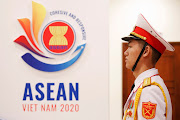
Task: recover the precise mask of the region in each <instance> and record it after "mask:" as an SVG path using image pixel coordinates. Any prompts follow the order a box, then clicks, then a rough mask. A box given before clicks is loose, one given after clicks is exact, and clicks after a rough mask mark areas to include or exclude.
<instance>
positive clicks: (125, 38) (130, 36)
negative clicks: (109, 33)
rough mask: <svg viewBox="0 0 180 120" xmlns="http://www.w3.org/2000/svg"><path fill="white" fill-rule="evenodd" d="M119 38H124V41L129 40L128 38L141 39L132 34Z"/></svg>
mask: <svg viewBox="0 0 180 120" xmlns="http://www.w3.org/2000/svg"><path fill="white" fill-rule="evenodd" d="M121 39H122V40H124V41H129V40H132V39H134V40H141V38H138V37H135V36H132V35H129V36H126V37H123V38H121Z"/></svg>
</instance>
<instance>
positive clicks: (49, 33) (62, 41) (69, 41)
mask: <svg viewBox="0 0 180 120" xmlns="http://www.w3.org/2000/svg"><path fill="white" fill-rule="evenodd" d="M32 10H33V13H32V15H33V16H32V19H33V20H32V30H31V21H30V20H29V19H28V18H23V19H18V21H19V23H20V24H21V26H22V28H23V29H24V31H25V33H26V35H27V37H28V39H27V38H26V37H25V36H24V35H21V36H20V37H18V38H17V39H16V40H15V41H14V42H15V43H17V44H19V45H21V46H23V47H24V48H26V49H28V50H29V51H31V52H32V53H33V54H35V55H38V56H40V57H42V59H56V58H57V57H53V56H54V55H64V54H67V53H68V52H69V51H71V56H74V57H71V59H69V60H67V61H65V62H62V63H59V64H51V63H45V62H42V61H40V60H38V59H37V58H36V57H35V56H34V55H33V54H31V53H25V54H24V55H23V56H22V59H23V60H24V61H25V62H26V63H27V64H28V65H30V66H31V67H33V68H35V69H37V70H40V71H44V72H55V71H60V70H63V69H66V68H68V67H69V66H71V65H72V64H73V63H75V62H76V61H77V60H78V59H79V57H80V56H81V54H82V53H83V51H84V48H85V45H86V42H85V41H86V32H85V28H84V26H83V24H82V22H81V21H80V19H79V18H76V16H75V15H73V14H72V13H68V12H66V14H65V15H66V16H65V17H69V19H70V18H71V19H72V20H71V21H70V22H72V21H73V24H76V25H75V26H76V27H77V26H78V27H79V29H76V30H78V33H80V32H79V31H81V35H78V37H79V36H81V37H79V38H78V40H79V42H78V43H80V44H79V45H77V44H76V32H75V29H74V28H73V26H72V23H69V22H67V21H65V20H62V19H59V20H53V21H51V22H49V23H48V24H47V25H45V27H44V28H43V30H42V32H41V42H39V39H38V38H39V32H40V28H41V26H42V23H43V21H44V19H45V16H46V9H45V7H44V6H43V5H41V4H38V3H36V2H32ZM55 13H58V12H55ZM31 31H32V33H31ZM33 36H34V37H33ZM40 44H42V46H43V47H44V48H45V50H46V51H48V53H49V54H51V55H50V56H49V55H48V54H47V53H45V52H44V50H43V49H42V48H40ZM73 47H74V48H73ZM75 52H76V54H75Z"/></svg>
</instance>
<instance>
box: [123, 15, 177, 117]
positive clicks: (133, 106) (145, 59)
mask: <svg viewBox="0 0 180 120" xmlns="http://www.w3.org/2000/svg"><path fill="white" fill-rule="evenodd" d="M122 40H125V41H128V49H127V50H126V51H125V52H124V55H125V63H126V68H128V69H131V70H132V72H133V75H134V77H135V78H136V80H135V81H134V85H133V86H132V91H131V93H130V95H129V97H128V99H127V101H126V104H125V106H124V116H123V120H147V119H151V120H172V105H171V98H170V95H169V92H168V89H167V87H166V85H165V84H164V81H163V79H162V78H161V77H160V76H159V74H158V70H157V69H156V68H155V65H156V62H157V61H158V59H159V58H160V57H161V55H162V54H163V52H164V51H165V50H169V51H174V47H173V46H171V45H170V44H169V43H168V42H166V41H165V40H164V39H163V38H162V37H161V36H160V35H159V34H158V32H156V31H155V30H154V28H153V27H152V26H151V25H150V24H149V23H148V22H147V20H146V19H145V18H144V17H143V15H142V14H140V15H139V16H138V20H137V23H136V26H135V28H134V30H133V32H131V33H130V35H129V36H127V37H123V38H122Z"/></svg>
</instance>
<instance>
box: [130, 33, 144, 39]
mask: <svg viewBox="0 0 180 120" xmlns="http://www.w3.org/2000/svg"><path fill="white" fill-rule="evenodd" d="M130 34H131V35H134V36H136V37H138V38H141V39H143V40H146V39H147V38H146V37H144V36H142V35H139V34H137V33H135V32H131V33H130Z"/></svg>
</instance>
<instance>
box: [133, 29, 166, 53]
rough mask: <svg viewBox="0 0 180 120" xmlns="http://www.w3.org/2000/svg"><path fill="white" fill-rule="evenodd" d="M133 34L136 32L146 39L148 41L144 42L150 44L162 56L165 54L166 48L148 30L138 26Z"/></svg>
mask: <svg viewBox="0 0 180 120" xmlns="http://www.w3.org/2000/svg"><path fill="white" fill-rule="evenodd" d="M133 32H135V33H137V34H139V35H141V36H143V37H146V40H144V41H145V42H147V43H148V44H150V45H151V46H152V47H153V48H155V49H156V50H157V51H159V52H160V53H161V54H163V52H164V51H165V50H166V47H165V46H164V45H163V44H162V43H161V42H160V41H159V40H158V39H157V38H155V37H154V36H153V35H151V34H150V33H149V32H147V31H146V30H144V29H142V28H140V27H138V26H136V27H135V29H134V31H133Z"/></svg>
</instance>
